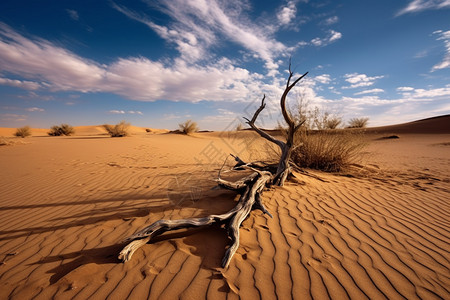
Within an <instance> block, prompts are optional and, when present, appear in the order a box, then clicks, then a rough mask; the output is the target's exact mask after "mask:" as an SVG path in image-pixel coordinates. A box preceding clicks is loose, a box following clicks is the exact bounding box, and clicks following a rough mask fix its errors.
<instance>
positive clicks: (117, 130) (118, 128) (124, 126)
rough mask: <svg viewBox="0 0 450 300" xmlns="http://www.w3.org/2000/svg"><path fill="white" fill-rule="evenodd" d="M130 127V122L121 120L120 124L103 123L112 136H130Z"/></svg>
mask: <svg viewBox="0 0 450 300" xmlns="http://www.w3.org/2000/svg"><path fill="white" fill-rule="evenodd" d="M129 127H130V123H127V122H125V121H120V122H119V123H118V124H116V125H114V126H112V125H108V124H105V125H103V128H105V130H106V131H107V132H108V134H109V135H110V136H111V137H125V136H129V135H130V133H129V131H128V130H129Z"/></svg>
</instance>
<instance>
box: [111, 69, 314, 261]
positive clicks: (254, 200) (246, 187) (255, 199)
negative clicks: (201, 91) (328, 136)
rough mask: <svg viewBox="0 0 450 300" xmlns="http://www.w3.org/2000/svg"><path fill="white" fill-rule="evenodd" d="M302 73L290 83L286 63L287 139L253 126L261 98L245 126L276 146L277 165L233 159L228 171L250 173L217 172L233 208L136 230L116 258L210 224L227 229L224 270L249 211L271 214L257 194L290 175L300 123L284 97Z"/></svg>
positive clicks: (219, 182)
mask: <svg viewBox="0 0 450 300" xmlns="http://www.w3.org/2000/svg"><path fill="white" fill-rule="evenodd" d="M306 74H308V73H305V74H303V75H302V76H300V77H298V78H297V79H296V80H295V81H294V82H293V83H290V81H291V79H292V76H293V72H292V71H291V66H290V64H289V77H288V80H287V84H286V88H285V90H284V93H283V95H282V96H281V101H280V106H281V112H282V114H283V117H284V120H285V121H286V123H287V124H288V125H289V128H288V135H287V140H286V141H285V142H284V141H281V140H278V139H276V138H274V137H273V136H271V135H270V134H268V133H267V132H265V131H263V130H261V129H259V128H258V127H257V126H256V125H255V122H256V119H257V118H258V115H259V113H260V112H261V111H262V110H263V109H264V108H265V106H266V104H265V102H264V100H265V97H266V96H265V95H264V97H263V99H262V101H261V105H260V107H259V108H258V109H257V110H256V112H255V114H254V115H253V118H252V119H251V120H249V119H246V120H247V124H248V125H249V126H250V127H251V128H252V129H253V130H255V131H256V132H257V133H258V134H259V135H260V136H261V137H263V138H265V139H267V140H268V141H270V142H272V143H274V144H276V145H278V146H279V147H280V149H281V157H280V160H279V163H278V165H276V166H270V165H266V164H264V163H260V162H253V163H245V162H244V161H242V160H241V159H240V158H239V157H237V156H234V155H232V156H233V157H234V159H235V160H236V162H237V164H236V165H235V166H234V168H233V169H232V170H234V171H238V170H250V171H252V173H251V174H250V175H248V176H245V177H243V178H241V179H240V180H238V181H235V182H230V181H226V180H223V179H221V178H220V173H221V171H222V169H223V166H222V169H221V170H220V171H219V176H218V179H217V182H218V185H219V186H220V187H222V188H226V189H229V190H233V191H236V192H238V193H239V194H240V195H241V197H240V198H239V201H238V203H237V204H236V206H235V207H234V208H233V209H231V210H230V211H228V212H226V213H224V214H220V215H209V216H206V217H203V218H189V219H181V220H159V221H156V222H155V223H153V224H151V225H150V226H147V227H146V228H144V229H142V230H140V231H138V232H137V233H135V234H134V235H132V236H130V237H128V238H127V239H126V240H125V241H126V242H129V244H128V245H127V246H125V248H123V250H122V251H121V252H120V254H119V259H121V260H123V261H124V262H126V261H128V260H130V259H131V257H132V256H133V253H134V252H135V251H136V250H137V249H139V248H140V247H142V246H143V245H145V244H146V243H148V242H149V241H150V240H151V239H152V238H154V237H155V236H158V235H161V234H163V233H164V232H167V231H171V230H177V229H182V228H193V227H204V226H210V225H212V224H216V223H218V224H220V225H222V224H223V225H225V227H226V228H227V230H228V236H229V237H230V239H231V241H232V244H231V245H230V247H229V248H228V249H227V250H226V252H225V255H224V258H223V260H222V267H223V268H226V267H228V265H229V263H230V261H231V258H232V257H233V255H234V253H235V252H236V250H237V249H238V247H239V227H240V226H241V224H242V222H243V221H244V220H245V218H247V216H248V215H249V214H250V212H251V211H252V210H254V209H259V210H261V211H262V212H263V213H265V214H268V215H269V216H270V217H272V215H271V214H270V213H269V212H268V211H267V209H266V208H265V206H264V204H263V203H262V201H261V194H262V192H263V190H264V188H265V187H266V186H270V185H272V184H274V185H279V186H282V185H283V184H284V182H285V181H286V179H287V178H288V176H289V175H291V174H292V171H291V166H290V157H291V150H292V149H291V148H292V145H294V136H295V132H296V131H297V130H298V129H299V128H300V126H301V125H302V124H303V122H300V123H298V124H296V123H295V122H294V120H293V118H292V117H291V115H290V114H289V113H288V111H287V110H286V96H287V95H288V93H289V91H290V90H291V89H292V88H293V87H294V86H295V85H296V84H297V83H298V82H299V81H300V80H301V79H302V78H303V77H305V76H306ZM224 165H225V163H224Z"/></svg>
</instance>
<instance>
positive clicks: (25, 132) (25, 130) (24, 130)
mask: <svg viewBox="0 0 450 300" xmlns="http://www.w3.org/2000/svg"><path fill="white" fill-rule="evenodd" d="M14 135H15V136H17V137H21V138H26V137H27V136H31V129H30V126H24V127H20V128H17V130H16V132H15V133H14Z"/></svg>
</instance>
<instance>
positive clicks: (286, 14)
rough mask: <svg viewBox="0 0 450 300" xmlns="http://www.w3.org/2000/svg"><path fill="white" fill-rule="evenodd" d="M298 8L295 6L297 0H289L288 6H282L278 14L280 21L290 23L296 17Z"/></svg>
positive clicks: (283, 23)
mask: <svg viewBox="0 0 450 300" xmlns="http://www.w3.org/2000/svg"><path fill="white" fill-rule="evenodd" d="M296 13H297V8H296V7H295V1H289V2H288V3H287V5H286V6H284V7H282V8H281V10H280V11H279V12H278V14H277V18H278V21H280V23H281V24H282V25H288V24H289V23H291V21H292V20H293V19H294V18H295V14H296Z"/></svg>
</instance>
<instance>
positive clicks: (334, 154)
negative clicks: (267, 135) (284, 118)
mask: <svg viewBox="0 0 450 300" xmlns="http://www.w3.org/2000/svg"><path fill="white" fill-rule="evenodd" d="M294 111H295V114H294V115H295V118H296V119H297V120H301V121H303V122H304V123H303V125H302V128H301V129H300V130H299V131H297V132H296V135H295V139H294V147H293V149H292V154H291V161H292V162H293V163H294V164H295V165H297V166H298V167H301V168H312V169H318V170H322V171H327V172H339V171H341V170H342V169H344V168H345V167H346V166H348V165H350V164H352V163H353V162H355V161H356V160H357V159H358V157H359V156H360V154H361V150H362V149H363V148H364V146H365V142H364V139H363V136H362V133H360V132H354V131H347V130H339V129H336V128H338V127H339V125H340V124H341V123H342V118H341V117H339V116H334V115H331V114H330V113H328V112H322V111H321V110H320V109H319V108H318V107H315V108H314V109H309V107H308V105H307V104H305V102H302V101H300V102H299V104H298V106H297V107H296V109H295V110H294ZM278 129H283V127H282V125H281V124H278ZM281 132H282V133H283V134H286V130H281Z"/></svg>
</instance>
